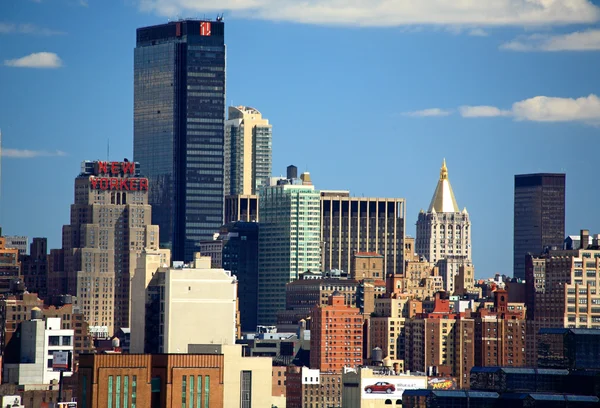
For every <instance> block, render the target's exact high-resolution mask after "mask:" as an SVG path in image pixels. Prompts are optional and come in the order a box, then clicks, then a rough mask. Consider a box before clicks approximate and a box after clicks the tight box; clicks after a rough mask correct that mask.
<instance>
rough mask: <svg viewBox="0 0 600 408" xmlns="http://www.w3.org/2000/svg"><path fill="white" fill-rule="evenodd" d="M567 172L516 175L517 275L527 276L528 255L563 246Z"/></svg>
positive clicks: (514, 253) (515, 260)
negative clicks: (526, 260) (526, 261)
mask: <svg viewBox="0 0 600 408" xmlns="http://www.w3.org/2000/svg"><path fill="white" fill-rule="evenodd" d="M565 183H566V175H565V174H552V173H539V174H521V175H516V176H515V210H514V211H515V213H514V242H513V248H514V250H513V256H514V262H513V266H514V277H515V278H521V279H524V278H525V257H526V255H527V254H528V253H531V254H533V255H539V254H541V253H542V252H543V251H544V249H545V248H547V247H550V248H552V247H556V248H555V249H561V248H562V245H563V241H564V239H565Z"/></svg>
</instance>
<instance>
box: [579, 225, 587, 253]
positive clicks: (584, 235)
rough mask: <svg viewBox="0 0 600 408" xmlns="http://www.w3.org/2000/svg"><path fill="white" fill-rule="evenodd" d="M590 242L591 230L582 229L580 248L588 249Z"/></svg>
mask: <svg viewBox="0 0 600 408" xmlns="http://www.w3.org/2000/svg"><path fill="white" fill-rule="evenodd" d="M589 244H590V231H589V230H584V229H582V230H581V234H580V241H579V248H580V249H587V247H588V245H589Z"/></svg>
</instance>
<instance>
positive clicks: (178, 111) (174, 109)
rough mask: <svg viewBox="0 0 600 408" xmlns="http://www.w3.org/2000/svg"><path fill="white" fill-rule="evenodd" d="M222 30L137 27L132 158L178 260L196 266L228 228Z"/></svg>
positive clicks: (208, 24)
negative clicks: (203, 247) (203, 249)
mask: <svg viewBox="0 0 600 408" xmlns="http://www.w3.org/2000/svg"><path fill="white" fill-rule="evenodd" d="M224 30H225V28H224V23H223V22H222V21H220V20H218V21H196V20H184V21H177V22H170V23H168V24H161V25H157V26H152V27H144V28H139V29H138V30H137V39H136V48H135V52H134V115H133V118H134V119H133V131H134V136H133V156H134V159H135V160H136V161H138V162H139V163H140V169H141V172H142V173H143V174H145V175H146V176H147V177H148V178H149V180H150V186H151V187H150V188H151V190H150V204H151V205H152V208H153V218H152V222H153V223H154V224H156V225H158V226H160V234H161V235H160V244H161V246H162V247H164V248H169V249H171V250H172V258H173V260H175V261H186V262H189V261H191V260H192V259H193V254H194V252H197V251H198V250H199V242H200V241H202V240H209V239H212V235H213V233H214V232H215V231H218V229H219V227H220V226H221V225H222V223H223V183H224V181H223V165H224V163H223V145H224V142H223V140H224V132H225V128H224V122H225V43H224V39H225V37H224V35H225V31H224Z"/></svg>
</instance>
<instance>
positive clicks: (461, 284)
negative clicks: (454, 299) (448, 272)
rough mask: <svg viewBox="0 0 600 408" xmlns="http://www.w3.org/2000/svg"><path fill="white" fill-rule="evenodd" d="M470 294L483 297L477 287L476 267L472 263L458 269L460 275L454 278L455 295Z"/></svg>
mask: <svg viewBox="0 0 600 408" xmlns="http://www.w3.org/2000/svg"><path fill="white" fill-rule="evenodd" d="M469 294H473V295H476V296H477V297H478V298H479V297H481V288H476V287H475V267H474V266H473V264H471V263H465V264H463V265H461V266H459V267H458V273H457V274H456V276H454V295H457V296H464V295H469Z"/></svg>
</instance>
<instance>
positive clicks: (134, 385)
mask: <svg viewBox="0 0 600 408" xmlns="http://www.w3.org/2000/svg"><path fill="white" fill-rule="evenodd" d="M136 391H137V375H134V376H133V377H131V408H135V403H136V402H137V401H136V397H137V396H136V395H135V393H136Z"/></svg>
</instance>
